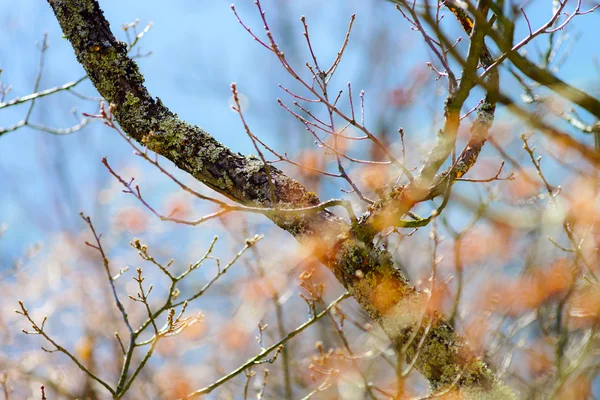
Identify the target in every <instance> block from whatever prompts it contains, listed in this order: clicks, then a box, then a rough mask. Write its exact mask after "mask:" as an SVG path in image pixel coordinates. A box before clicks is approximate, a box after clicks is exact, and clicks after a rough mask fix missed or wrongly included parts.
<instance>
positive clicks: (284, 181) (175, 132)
mask: <svg viewBox="0 0 600 400" xmlns="http://www.w3.org/2000/svg"><path fill="white" fill-rule="evenodd" d="M48 2H49V4H50V5H51V7H52V9H53V11H54V13H55V15H56V17H57V19H58V21H59V23H60V25H61V27H62V30H63V33H64V35H65V37H66V38H67V39H68V40H69V41H70V42H71V44H72V45H73V48H74V50H75V54H76V56H77V59H78V60H79V62H80V63H81V64H82V65H83V67H84V68H85V70H86V72H87V74H88V76H89V77H90V79H91V81H92V82H93V84H94V85H95V87H96V88H97V90H98V91H99V92H100V94H101V95H102V96H103V97H104V98H105V99H106V100H107V101H108V102H110V103H111V104H113V105H114V110H115V117H116V119H117V121H118V122H119V124H120V125H121V127H122V128H123V130H124V131H125V132H126V133H127V134H128V135H130V136H131V137H132V138H134V139H135V140H136V141H138V142H140V143H143V144H145V145H147V146H148V147H149V148H150V149H151V150H153V151H156V152H157V153H158V154H160V155H162V156H164V157H165V158H167V159H169V160H171V161H172V162H173V163H175V165H177V167H179V168H180V169H182V170H183V171H186V172H188V173H190V174H191V175H192V176H194V177H195V178H196V179H198V180H199V181H201V182H203V183H204V184H206V185H207V186H209V187H211V188H212V189H214V190H215V191H217V192H219V193H221V194H223V195H225V196H227V197H228V198H230V199H232V200H234V201H236V202H239V203H241V204H244V205H252V206H261V207H274V206H276V207H279V208H299V207H306V206H310V205H315V204H319V200H318V198H317V196H316V195H315V194H314V193H311V192H308V191H307V190H306V189H305V188H304V187H303V186H302V185H301V184H300V183H299V182H297V181H296V180H294V179H292V178H290V177H288V176H286V175H285V174H284V173H283V172H281V171H279V170H278V169H276V168H274V167H271V168H270V175H271V178H272V185H273V187H274V190H275V198H276V200H277V204H275V205H274V204H272V192H271V188H270V186H271V185H270V183H269V181H268V177H267V174H266V171H265V167H264V165H263V163H262V161H261V160H259V159H258V158H256V157H244V156H242V155H239V154H235V153H233V152H232V151H231V150H229V149H228V148H227V147H225V146H224V145H223V144H221V143H219V142H218V141H217V140H215V139H214V138H213V137H212V136H210V135H209V134H208V133H207V132H205V131H204V130H202V129H201V128H199V127H197V126H193V125H190V124H188V123H186V122H184V121H182V120H180V119H179V118H177V115H175V114H174V113H172V112H171V111H169V110H168V109H167V108H166V107H165V106H164V105H163V104H162V102H161V101H160V100H159V99H156V100H155V99H154V98H152V97H151V96H150V94H149V93H148V91H147V90H146V88H145V86H144V79H143V76H142V75H141V74H140V72H139V69H138V67H137V65H136V63H135V62H134V61H133V60H131V59H130V58H129V57H128V56H127V53H126V47H125V44H124V43H121V42H118V41H117V40H116V39H115V38H114V36H113V34H112V33H111V31H110V27H109V24H108V22H107V21H106V19H105V18H104V16H103V14H102V11H101V10H100V8H99V5H98V3H97V1H95V0H48ZM268 217H269V218H270V219H271V220H273V221H274V222H275V223H276V224H277V225H278V226H279V227H281V228H282V229H285V230H286V231H288V232H289V233H290V234H292V235H293V236H294V237H295V238H296V239H297V240H299V241H300V242H301V243H315V242H316V243H319V245H320V248H321V249H322V250H321V251H320V252H318V254H317V256H318V257H319V258H320V260H321V261H322V262H323V263H324V264H326V265H327V266H328V267H329V268H330V269H331V270H332V271H333V273H334V274H335V276H336V277H337V279H338V280H339V281H340V282H341V283H342V285H343V286H344V287H346V288H347V289H348V291H349V292H350V294H351V295H352V296H353V297H354V298H355V299H356V301H357V302H358V303H359V304H360V305H361V306H362V308H363V309H364V310H365V311H366V312H367V313H368V314H369V315H370V316H371V318H373V319H374V320H375V321H377V322H378V323H379V324H380V325H381V326H382V328H383V329H384V331H385V332H386V334H387V335H388V337H389V338H390V340H391V341H392V342H394V343H395V344H397V345H398V346H399V347H403V346H406V355H407V357H408V358H409V359H410V361H412V360H413V359H414V358H415V357H418V358H417V361H416V363H415V366H416V368H417V369H418V370H419V371H421V372H422V373H423V375H424V376H425V377H426V378H427V379H429V380H430V382H431V384H432V386H433V387H434V388H436V389H437V388H446V387H450V386H454V387H456V388H459V389H461V390H463V391H464V392H465V394H466V395H467V394H468V393H477V392H479V393H480V392H481V391H482V390H485V391H488V392H489V391H494V393H501V394H504V396H505V398H510V395H509V394H507V393H508V392H506V390H507V389H505V388H504V387H503V386H502V385H501V384H500V383H498V382H497V380H496V379H495V378H494V376H493V374H492V373H491V371H490V370H489V369H488V368H487V367H486V366H485V364H484V363H482V362H481V361H480V360H479V359H478V358H477V357H475V356H474V354H473V353H472V351H471V350H470V349H469V348H468V346H467V345H466V342H465V340H464V339H463V338H461V337H460V336H459V335H457V334H456V333H455V332H454V330H453V329H452V328H451V327H450V326H449V325H448V324H447V323H446V322H445V321H444V320H443V318H441V317H440V316H439V315H438V314H437V313H427V312H426V311H425V310H426V307H425V306H426V304H427V299H428V297H427V295H426V294H423V293H421V292H419V291H417V290H415V289H414V288H413V287H412V286H410V285H409V284H408V283H407V281H406V280H405V278H404V277H403V276H402V274H401V273H400V272H399V270H398V269H396V268H395V267H394V264H393V261H392V258H391V255H390V253H389V252H387V251H386V250H385V249H380V248H377V247H375V246H373V244H372V243H371V242H370V241H366V242H363V241H361V239H360V236H361V235H360V234H358V233H356V232H355V230H353V229H352V227H351V226H350V224H349V223H348V222H346V220H345V219H343V218H341V217H338V216H336V215H335V214H333V213H331V212H329V211H319V212H312V213H306V214H302V215H289V214H286V215H282V214H281V213H277V212H273V213H271V214H269V215H268ZM426 327H427V329H426ZM423 335H425V337H424V338H423ZM409 339H410V340H409ZM473 396H475V397H474V398H478V397H477V395H476V394H474V395H473Z"/></svg>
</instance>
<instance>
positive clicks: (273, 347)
mask: <svg viewBox="0 0 600 400" xmlns="http://www.w3.org/2000/svg"><path fill="white" fill-rule="evenodd" d="M348 297H350V295H349V294H348V293H345V294H343V295H341V296H340V297H338V298H337V299H335V300H334V301H333V302H331V303H330V304H329V305H328V306H327V307H326V308H325V309H324V310H323V311H321V312H320V313H319V314H317V315H314V316H313V317H312V318H311V319H309V320H308V321H306V322H305V323H303V324H302V325H300V326H298V327H297V328H296V329H294V330H293V331H291V332H289V333H288V334H287V335H285V336H284V337H282V338H281V339H279V341H277V342H276V343H274V344H273V345H271V346H269V347H267V348H265V349H263V350H262V351H261V352H260V353H258V354H257V355H256V356H254V357H252V358H251V359H249V360H248V361H246V362H245V363H244V364H242V365H240V366H239V367H238V368H236V369H235V370H233V371H231V372H230V373H228V374H227V375H225V376H223V377H222V378H221V379H219V380H218V381H216V382H214V383H211V384H210V385H208V386H206V387H204V388H202V389H199V390H196V391H195V392H192V393H190V394H188V395H187V396H185V397H184V398H185V399H191V398H194V397H196V396H200V395H203V394H209V393H210V392H212V391H213V390H215V389H216V388H217V387H219V386H221V385H222V384H224V383H225V382H227V381H229V380H231V379H232V378H235V377H236V376H238V375H239V374H241V373H242V372H244V371H245V370H246V369H248V368H250V367H251V366H253V365H255V364H261V363H263V362H264V360H265V358H266V357H267V356H268V355H269V354H270V353H272V352H273V351H276V350H278V349H281V348H282V346H284V345H285V343H287V342H288V341H289V340H290V339H292V338H294V337H295V336H297V335H298V334H299V333H301V332H302V331H304V330H305V329H306V328H308V327H309V326H311V325H312V324H314V323H315V322H317V321H318V320H320V319H321V318H323V317H324V316H326V315H327V314H329V312H330V311H331V310H332V309H333V308H335V307H336V306H337V305H338V304H339V303H340V302H342V301H343V300H345V299H347V298H348Z"/></svg>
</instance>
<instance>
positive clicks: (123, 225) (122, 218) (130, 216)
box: [115, 207, 148, 234]
mask: <svg viewBox="0 0 600 400" xmlns="http://www.w3.org/2000/svg"><path fill="white" fill-rule="evenodd" d="M115 225H116V227H117V229H118V230H120V231H122V232H129V233H133V234H138V233H141V232H144V231H145V230H146V228H147V226H148V214H147V213H145V212H144V211H143V210H140V209H139V208H135V207H131V208H123V209H121V210H119V211H118V212H117V214H116V215H115Z"/></svg>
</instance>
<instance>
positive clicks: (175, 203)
mask: <svg viewBox="0 0 600 400" xmlns="http://www.w3.org/2000/svg"><path fill="white" fill-rule="evenodd" d="M191 212H192V208H191V207H190V204H189V202H188V201H186V200H184V199H183V198H182V197H181V196H177V195H175V196H171V197H170V198H169V199H168V200H167V202H166V206H165V215H166V216H168V217H171V218H179V219H185V218H187V217H189V215H190V214H191Z"/></svg>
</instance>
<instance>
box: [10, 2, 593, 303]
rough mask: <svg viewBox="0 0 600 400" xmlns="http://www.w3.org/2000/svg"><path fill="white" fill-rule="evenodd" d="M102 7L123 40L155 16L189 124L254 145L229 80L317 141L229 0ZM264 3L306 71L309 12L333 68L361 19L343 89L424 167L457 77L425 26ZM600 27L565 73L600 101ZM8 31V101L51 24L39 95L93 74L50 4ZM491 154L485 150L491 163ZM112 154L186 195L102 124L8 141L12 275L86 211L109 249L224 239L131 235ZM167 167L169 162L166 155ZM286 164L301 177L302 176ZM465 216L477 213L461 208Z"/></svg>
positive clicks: (33, 65) (163, 80)
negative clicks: (397, 94) (406, 96)
mask: <svg viewBox="0 0 600 400" xmlns="http://www.w3.org/2000/svg"><path fill="white" fill-rule="evenodd" d="M100 5H101V8H102V9H103V10H104V13H105V16H106V18H107V19H108V20H109V21H110V23H111V27H112V29H113V32H114V33H115V34H116V35H117V37H118V38H120V39H121V40H124V39H125V35H124V32H123V31H122V30H120V26H121V25H122V24H125V23H128V22H131V21H133V20H135V19H139V20H140V23H139V28H138V31H141V30H142V29H143V28H144V27H145V26H146V24H147V23H148V22H150V21H152V24H153V26H152V28H151V29H150V31H149V32H148V34H146V35H145V36H144V37H143V39H142V40H141V43H140V44H139V45H138V46H139V48H140V49H141V52H142V53H146V52H148V51H151V52H152V54H151V55H150V56H147V57H143V58H140V59H139V60H138V63H139V66H140V69H141V72H142V73H143V75H144V76H145V79H146V86H147V88H148V90H149V92H150V93H151V94H152V95H153V96H155V97H156V96H158V97H160V98H161V100H162V101H163V103H164V104H165V105H166V106H167V107H169V108H170V109H171V110H172V111H174V112H176V113H177V114H178V115H179V116H180V117H181V118H182V119H184V120H186V121H188V122H190V123H194V124H198V125H199V126H201V127H202V128H204V129H205V130H207V131H208V132H209V133H211V134H212V135H213V136H214V137H215V138H216V139H217V140H219V141H221V142H223V143H225V144H226V145H227V146H229V147H230V148H231V149H232V150H233V151H236V152H241V153H242V154H250V153H254V152H255V151H254V149H253V146H252V143H251V142H250V140H249V139H248V137H247V136H246V134H245V132H244V130H243V127H242V125H241V123H240V120H239V117H238V116H237V115H236V114H235V113H233V112H232V111H231V109H230V105H231V92H230V89H229V86H230V84H231V82H236V83H237V85H238V90H239V91H240V93H242V94H243V96H244V98H245V99H246V102H247V108H246V109H245V111H244V112H245V115H246V117H247V121H248V123H249V125H250V126H251V128H252V130H253V132H254V133H255V134H257V135H258V136H259V137H260V138H261V139H264V140H265V141H266V142H267V143H270V144H272V145H273V146H274V147H275V148H276V149H278V150H281V152H284V151H287V152H289V153H290V155H294V154H299V153H300V152H301V151H302V149H305V148H311V146H312V147H313V148H314V147H315V146H314V144H313V141H312V140H311V139H310V138H309V137H308V136H307V133H306V132H305V131H304V129H303V127H302V126H299V124H298V122H297V121H295V120H294V119H293V118H292V117H291V116H289V115H287V114H286V112H285V111H284V110H282V109H281V107H279V106H278V105H277V103H276V99H277V97H281V98H282V99H286V96H285V94H284V93H283V92H282V91H281V90H280V89H279V88H278V87H277V85H278V84H279V83H282V84H283V85H285V86H287V87H290V88H297V84H296V83H295V82H293V80H292V79H291V78H290V77H289V76H287V75H286V73H285V71H284V70H283V68H282V67H281V66H280V65H279V63H278V61H277V60H276V59H275V57H274V56H273V55H272V54H270V53H269V52H268V51H266V50H265V49H263V48H262V47H261V46H260V45H258V44H257V43H255V42H254V41H253V40H252V38H251V37H250V36H249V35H248V33H247V32H245V31H244V30H243V29H242V27H241V26H240V24H239V23H238V21H237V20H236V18H235V16H234V14H233V13H232V11H231V9H230V1H221V0H196V1H192V0H188V1H183V0H182V1H171V2H168V3H165V2H164V1H155V0H143V1H141V0H139V1H138V0H135V1H134V0H129V1H122V0H121V1H116V0H115V1H111V0H105V1H100ZM236 7H237V9H238V12H239V14H240V16H241V17H242V18H243V20H244V22H246V23H247V24H248V25H250V26H252V27H253V30H254V32H256V33H257V34H258V33H260V34H261V35H262V31H261V25H262V24H261V23H260V21H259V19H258V14H257V12H256V9H255V7H254V5H253V2H252V1H249V0H242V1H239V2H236ZM263 8H264V9H265V10H266V12H267V18H268V19H269V21H270V24H271V28H272V30H273V32H274V34H275V36H276V39H278V40H279V41H280V43H283V44H284V46H285V47H284V51H285V53H286V56H287V57H288V58H289V59H290V60H291V61H292V62H293V63H294V65H295V66H297V68H298V70H302V65H303V64H304V62H305V61H306V60H308V59H309V54H308V53H307V51H306V46H305V44H304V42H303V38H302V34H301V33H302V25H301V23H300V19H299V17H300V15H305V16H306V17H307V21H308V23H309V27H310V32H311V35H312V43H313V46H314V48H315V52H316V53H317V54H318V55H319V56H321V57H322V58H321V59H322V60H323V63H324V64H327V63H329V62H331V61H332V60H333V58H334V57H335V54H336V52H337V51H338V49H339V47H340V44H341V42H342V40H343V37H344V34H345V31H346V28H347V26H348V21H349V19H350V16H351V15H352V14H354V13H356V15H357V20H356V22H355V27H354V30H353V34H352V37H351V41H350V44H349V47H348V51H347V54H346V56H345V58H344V60H343V62H342V64H341V66H340V68H339V71H338V72H337V76H336V78H335V79H334V80H333V83H332V86H334V87H336V88H340V89H345V87H346V84H347V82H348V81H351V82H352V83H353V87H354V88H355V93H358V91H359V90H360V89H365V91H366V99H367V105H366V120H367V125H369V126H370V127H371V128H372V129H373V130H374V131H377V130H378V128H379V127H380V125H383V123H382V121H385V125H386V126H393V127H395V128H397V127H399V126H402V127H403V128H404V130H405V132H406V134H407V140H408V141H409V143H412V144H413V145H414V146H411V147H410V148H411V154H408V157H409V159H410V160H412V161H413V165H416V164H417V162H418V161H419V160H421V159H422V155H423V153H422V150H423V149H426V148H427V147H428V145H429V144H430V143H431V141H432V140H433V138H434V134H435V131H436V129H439V126H440V121H441V119H440V117H441V115H440V112H441V110H442V108H441V105H442V104H443V101H444V95H445V89H446V83H445V82H444V80H440V81H435V80H434V78H435V77H434V76H433V73H432V72H430V71H428V70H427V68H426V67H425V62H427V61H430V60H431V56H430V55H429V53H428V51H427V50H426V49H425V48H424V45H423V43H422V40H421V38H420V36H419V33H418V32H414V31H411V30H410V26H409V24H408V23H407V22H406V21H405V20H404V19H403V18H402V16H401V15H400V14H399V13H398V12H397V11H395V10H394V7H393V5H391V4H389V3H387V2H385V1H383V0H344V1H341V0H340V1H333V0H328V1H323V0H320V1H314V0H301V1H297V0H296V1H291V0H264V1H263ZM527 13H528V17H529V20H530V21H531V24H532V26H534V27H536V26H539V25H540V24H541V23H543V22H544V21H546V20H547V19H548V18H549V16H550V15H551V7H550V2H547V1H538V2H534V3H533V4H532V5H530V6H528V8H527ZM446 18H447V20H448V23H447V25H446V29H447V31H448V32H449V33H450V34H451V35H453V36H451V37H458V36H460V35H461V32H460V30H459V27H458V25H457V24H456V23H455V21H453V20H451V18H452V15H450V14H449V15H447V16H446ZM599 23H600V14H599V13H595V14H594V15H587V16H582V17H580V18H578V19H577V21H576V25H574V29H573V30H572V31H571V32H570V35H571V36H572V37H576V38H577V42H576V44H575V46H574V47H573V48H572V50H571V52H570V53H569V55H568V57H567V58H566V60H565V62H564V65H562V67H561V69H560V72H559V76H561V77H563V78H564V79H566V80H567V81H568V82H570V83H572V84H574V85H575V86H579V87H581V88H583V89H586V90H588V91H589V92H590V93H591V94H596V95H598V93H600V91H599V90H598V88H599V82H600V80H599V79H598V77H599V76H600V73H599V70H598V64H597V57H598V56H600V46H598V43H597V40H598V39H597V38H598V36H597V34H596V33H597V26H598V24H599ZM0 26H1V27H2V28H0V33H1V34H0V69H2V73H1V75H0V82H2V83H4V84H6V85H11V86H12V91H11V93H10V94H9V95H8V96H7V100H10V99H12V98H14V97H16V96H23V95H27V94H30V93H31V91H32V88H33V84H34V80H35V77H36V74H37V73H38V65H39V59H40V52H39V50H38V48H37V47H36V44H35V43H36V42H38V43H39V42H40V41H41V39H42V37H43V35H44V33H45V32H47V34H48V43H49V46H50V47H49V48H48V50H47V52H46V57H45V67H44V70H43V75H42V79H41V84H40V90H44V89H47V88H51V87H55V86H58V85H62V84H64V83H66V82H69V81H73V80H76V79H78V78H80V77H82V76H83V75H84V71H83V69H82V67H81V66H80V65H79V64H78V63H77V60H76V59H75V56H74V54H73V50H72V47H71V45H70V44H69V42H68V41H67V40H65V39H62V38H61V35H62V33H61V31H60V28H59V26H58V23H57V21H56V19H55V17H54V15H53V14H52V12H51V9H50V8H49V6H48V5H47V3H46V2H45V1H42V0H19V1H10V0H0ZM526 33H527V26H526V25H525V24H521V25H519V26H518V29H517V35H516V36H517V37H524V36H525V35H526ZM462 36H464V34H463V35H462ZM466 42H467V41H466V40H463V42H462V43H461V44H460V45H459V48H460V49H461V50H463V51H464V50H465V49H466V47H465V46H466ZM543 44H544V42H543V41H534V43H533V44H532V46H531V47H529V49H530V50H529V51H534V50H535V49H536V46H542V45H543ZM594 59H595V60H596V63H594V62H593V61H592V60H594ZM383 65H385V66H383ZM423 73H425V74H430V75H428V78H427V79H426V81H427V83H426V84H427V85H428V86H427V91H426V93H424V94H423V97H420V98H418V99H416V100H415V103H414V104H412V105H411V107H407V108H399V109H394V108H390V107H389V102H390V93H391V92H392V90H393V89H395V88H403V87H407V86H410V85H411V84H413V83H414V81H416V76H417V75H419V74H423ZM505 76H506V75H505ZM502 85H503V86H502V87H503V89H504V88H506V89H507V91H510V88H513V87H516V84H515V82H514V81H511V80H510V78H506V79H505V80H504V81H503V84H502ZM77 91H78V92H79V93H82V94H86V95H88V96H97V95H98V94H97V93H96V92H95V90H94V89H93V87H92V85H91V84H90V83H89V82H88V81H85V82H83V83H82V84H81V85H79V86H78V87H77ZM288 100H289V99H288ZM476 101H477V100H474V101H473V102H472V105H474V104H475V103H476ZM97 109H98V104H97V103H96V102H92V101H82V100H81V99H79V98H77V97H74V96H72V95H70V94H68V93H65V92H62V93H59V94H57V95H53V96H50V97H47V98H44V99H41V100H40V101H39V102H38V103H37V105H36V107H35V109H34V111H33V114H32V117H31V121H32V122H34V123H39V124H44V125H47V126H51V127H54V128H67V127H70V126H72V125H73V124H74V123H76V122H77V120H78V119H79V118H81V112H87V113H95V112H96V111H97ZM26 110H27V105H22V106H18V107H9V108H7V109H2V110H0V126H2V127H5V126H9V125H12V124H14V123H16V122H18V121H19V120H21V119H22V118H23V116H24V114H25V112H26ZM498 118H499V120H501V121H504V122H509V123H510V122H511V121H512V118H511V117H510V116H509V115H507V114H506V112H505V111H503V110H499V112H498ZM589 122H591V121H589ZM353 151H354V150H353ZM488 151H489V150H488V149H486V150H484V153H483V157H484V158H485V156H486V154H488V153H487V152H488ZM361 152H362V153H364V152H365V150H364V149H362V150H361V149H356V154H361ZM104 156H106V157H108V160H109V162H110V163H111V166H112V167H113V168H114V169H115V170H117V171H119V172H121V173H122V176H123V177H125V178H128V177H130V176H134V177H135V178H136V181H137V182H138V183H139V184H140V186H141V188H142V191H143V193H144V194H145V196H146V197H147V198H148V199H149V200H150V202H151V203H152V204H154V205H156V207H157V208H159V209H166V208H168V207H169V204H171V203H172V202H173V201H176V200H177V199H179V198H180V197H179V196H180V194H179V193H177V188H176V187H175V186H174V185H173V183H172V182H170V181H169V180H168V179H167V178H166V177H163V176H160V175H159V174H157V173H156V172H155V170H154V168H152V167H151V166H150V165H147V164H146V163H144V162H142V160H139V159H137V158H136V157H135V156H134V155H133V154H132V151H131V148H130V147H129V145H128V144H127V143H126V142H125V141H124V140H122V139H121V138H120V137H118V135H116V133H115V132H113V131H111V130H110V129H108V128H107V127H105V126H103V125H102V124H100V123H90V124H89V125H88V126H87V127H85V128H84V129H83V130H81V131H79V132H76V133H74V134H72V135H68V136H55V135H51V134H48V133H45V132H39V131H34V130H31V129H29V128H27V127H25V128H22V129H19V130H17V131H15V132H10V133H7V134H5V135H2V136H1V137H0V226H3V227H4V228H3V229H5V230H6V231H5V233H4V235H3V237H2V239H1V240H0V273H1V272H2V270H3V269H8V268H10V266H11V265H12V263H13V262H14V260H16V259H19V258H20V257H22V256H23V255H24V254H25V253H26V251H27V249H28V248H30V247H31V246H32V245H34V244H36V243H41V244H42V250H41V251H42V252H44V251H46V250H44V249H46V248H49V247H50V248H52V247H53V244H54V243H56V242H57V241H58V240H59V238H60V237H61V235H63V234H64V233H65V232H69V233H70V234H73V235H74V236H75V237H79V235H80V233H81V232H82V231H85V230H86V226H85V224H84V223H83V222H82V221H81V219H80V218H79V212H84V213H85V214H87V215H90V216H92V218H93V220H94V221H95V223H96V225H97V228H98V230H99V231H101V232H106V233H107V240H108V245H114V246H117V245H119V244H122V243H124V246H125V247H127V243H128V242H129V240H131V237H132V236H134V235H140V234H142V235H144V236H145V238H146V240H147V241H149V242H160V243H161V246H163V251H164V253H165V254H168V253H169V251H170V250H171V251H173V250H175V251H180V250H182V251H183V252H184V253H185V254H186V255H190V256H192V257H195V256H197V255H198V254H199V253H200V252H201V251H202V250H204V249H205V248H206V247H207V244H208V242H209V240H210V238H212V237H213V236H214V235H215V234H223V227H222V226H220V225H219V224H217V223H209V224H206V225H201V226H200V227H194V228H192V227H186V226H177V227H173V226H172V225H169V226H165V224H164V223H160V222H159V221H158V220H157V219H155V218H152V217H151V216H149V213H148V212H147V210H142V212H143V213H144V214H145V215H146V217H148V218H149V221H148V222H147V225H145V229H144V230H143V231H137V232H136V231H127V230H123V229H122V227H120V225H119V222H120V221H119V219H120V218H122V217H123V210H124V209H125V210H131V209H133V208H137V209H139V206H138V204H137V203H136V200H135V199H133V198H131V199H130V198H129V197H128V196H127V195H125V194H123V193H121V187H120V186H119V184H118V183H117V182H115V180H114V179H113V178H112V177H111V176H110V175H109V174H108V172H107V171H106V169H105V168H104V167H103V166H102V164H101V161H100V160H101V158H102V157H104ZM163 163H164V165H169V163H168V162H167V161H163ZM549 167H550V168H551V166H549ZM170 170H171V171H172V172H174V173H175V175H176V176H178V177H180V178H181V179H184V180H185V182H187V183H188V184H190V185H191V186H192V187H194V188H195V189H197V190H199V191H201V192H202V193H206V194H210V191H209V190H208V189H206V188H203V187H202V186H201V185H200V184H199V183H197V182H194V180H193V179H190V178H189V177H187V176H185V175H184V174H182V173H179V172H177V171H176V170H175V169H174V168H171V169H170ZM286 171H290V173H292V174H294V171H295V170H293V169H286ZM557 179H558V178H557ZM340 186H341V185H340V184H339V182H334V183H333V184H332V185H330V186H327V187H325V188H324V189H323V191H322V192H321V194H322V196H321V198H322V199H326V198H329V197H339V196H340V192H339V188H340ZM192 204H193V205H192V210H193V213H192V215H191V217H199V216H201V215H203V214H205V213H207V212H208V211H210V208H209V207H207V206H206V205H205V204H202V203H192ZM453 218H456V219H458V220H460V219H464V218H466V217H465V216H464V215H461V214H460V212H457V213H456V216H455V217H453ZM270 226H271V225H270V224H268V223H267V224H265V220H264V219H262V218H260V217H256V218H251V224H250V231H251V232H252V234H253V233H255V232H267V227H270ZM271 240H275V241H277V240H282V242H281V243H284V244H283V245H282V244H281V243H277V242H274V241H271V242H269V243H271V244H270V245H269V246H274V245H277V246H291V247H293V246H295V244H294V242H293V240H291V239H290V238H289V237H288V236H286V235H285V234H282V233H279V234H278V235H277V236H274V239H271ZM233 247H236V246H234V245H231V244H227V242H225V243H222V242H219V245H218V246H217V249H218V251H222V252H229V251H230V249H231V248H233ZM42 254H43V253H42ZM210 272H212V271H208V272H207V275H210ZM0 298H1V295H0ZM9 300H10V301H12V300H13V299H9ZM0 303H1V301H0ZM10 308H13V306H12V305H11V306H10Z"/></svg>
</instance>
